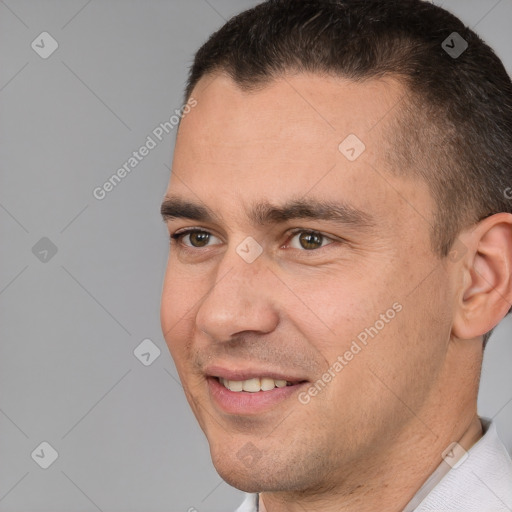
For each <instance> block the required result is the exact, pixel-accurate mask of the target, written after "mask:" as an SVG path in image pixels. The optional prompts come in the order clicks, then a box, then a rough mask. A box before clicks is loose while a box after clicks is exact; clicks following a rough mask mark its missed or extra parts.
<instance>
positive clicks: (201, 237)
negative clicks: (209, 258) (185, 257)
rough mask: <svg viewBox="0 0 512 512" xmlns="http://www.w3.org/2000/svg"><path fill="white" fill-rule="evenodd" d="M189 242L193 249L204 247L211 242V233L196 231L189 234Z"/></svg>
mask: <svg viewBox="0 0 512 512" xmlns="http://www.w3.org/2000/svg"><path fill="white" fill-rule="evenodd" d="M189 240H190V243H191V245H192V247H204V246H205V245H207V244H208V241H209V240H210V233H207V232H206V231H194V232H192V233H189Z"/></svg>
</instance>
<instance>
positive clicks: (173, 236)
mask: <svg viewBox="0 0 512 512" xmlns="http://www.w3.org/2000/svg"><path fill="white" fill-rule="evenodd" d="M192 233H208V234H209V235H211V234H212V233H210V232H209V231H208V230H206V229H200V228H187V229H184V230H183V231H176V232H174V233H172V234H171V235H170V237H171V241H172V240H174V241H176V242H178V243H179V242H181V240H182V239H183V237H185V236H186V235H190V234H192ZM300 233H309V234H312V235H318V236H320V237H321V238H322V242H323V241H324V240H327V241H329V242H331V243H332V242H336V241H337V240H334V239H333V238H331V237H329V236H327V235H324V234H323V233H322V232H320V231H316V230H314V229H304V228H297V229H294V230H292V231H290V237H289V239H292V238H294V237H295V235H297V234H300ZM214 236H215V235H214ZM331 243H328V244H326V245H322V246H321V247H318V248H317V249H310V250H307V249H302V250H301V249H296V250H299V251H301V252H309V253H311V252H315V251H318V250H319V249H323V248H325V247H326V246H328V245H331ZM184 247H185V249H186V250H192V251H196V250H198V249H207V248H208V247H209V246H206V247H191V246H188V245H185V246H184Z"/></svg>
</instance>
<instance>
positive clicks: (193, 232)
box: [171, 229, 218, 249]
mask: <svg viewBox="0 0 512 512" xmlns="http://www.w3.org/2000/svg"><path fill="white" fill-rule="evenodd" d="M171 238H172V239H173V240H176V241H177V242H181V243H182V244H183V245H185V246H187V247H195V248H196V249H200V248H202V247H207V246H208V245H211V244H210V243H209V242H211V241H212V240H215V239H217V237H216V236H214V235H212V234H211V233H209V232H208V231H203V230H201V229H187V230H185V231H181V232H179V233H174V234H172V235H171ZM217 240H218V239H217Z"/></svg>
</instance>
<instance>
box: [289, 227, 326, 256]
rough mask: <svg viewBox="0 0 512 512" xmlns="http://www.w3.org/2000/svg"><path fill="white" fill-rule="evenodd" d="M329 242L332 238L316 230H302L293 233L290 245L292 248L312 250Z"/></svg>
mask: <svg viewBox="0 0 512 512" xmlns="http://www.w3.org/2000/svg"><path fill="white" fill-rule="evenodd" d="M330 243H332V240H330V239H329V238H328V237H326V236H324V235H322V233H319V232H318V231H304V230H302V231H296V232H295V233H294V235H293V237H292V241H291V243H290V246H291V247H293V248H294V249H306V250H307V251H312V250H315V249H320V248H321V247H324V246H325V245H329V244H330Z"/></svg>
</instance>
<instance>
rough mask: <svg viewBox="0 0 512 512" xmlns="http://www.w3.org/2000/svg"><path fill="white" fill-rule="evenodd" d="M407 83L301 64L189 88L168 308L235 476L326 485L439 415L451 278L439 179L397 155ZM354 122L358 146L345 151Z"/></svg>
mask: <svg viewBox="0 0 512 512" xmlns="http://www.w3.org/2000/svg"><path fill="white" fill-rule="evenodd" d="M404 92H405V91H404V89H403V88H402V86H401V85H400V84H398V83H397V82H395V81H393V80H391V79H388V80H386V81H373V80H372V81H367V82H365V83H359V84H355V83H352V82H349V81H345V80H341V79H337V80H335V79H333V78H325V77H319V76H315V75H307V76H306V75H296V76H293V77H292V76H289V77H286V78H282V79H279V80H277V81H274V82H272V83H271V84H269V85H267V86H265V87H264V88H262V89H260V90H258V91H257V92H251V93H248V92H242V91H241V90H240V89H239V88H238V87H237V86H236V85H235V84H234V83H233V82H232V81H231V80H230V79H229V78H227V77H225V76H223V75H216V76H213V77H208V78H203V79H202V80H201V81H200V82H199V84H198V86H197V87H196V89H195V90H194V92H193V94H192V96H193V97H194V98H195V100H196V101H197V106H195V107H194V108H193V109H192V111H191V112H190V113H189V114H188V115H187V116H186V117H185V118H184V119H183V121H182V124H181V126H180V130H179V134H178V138H177V143H176V148H175V153H174V162H173V172H172V176H171V180H170V184H169V188H168V191H167V194H166V196H168V197H171V196H172V198H173V201H172V202H169V204H168V208H167V211H168V213H169V217H168V221H167V224H168V228H169V232H170V233H171V234H173V233H175V232H176V231H178V230H180V231H182V230H184V229H187V228H189V229H190V228H194V229H195V230H196V231H195V232H192V233H189V234H188V235H184V236H183V237H182V238H181V240H173V244H172V246H171V249H170V254H169V261H168V267H167V273H166V277H165V283H164V289H163V297H162V309H161V321H162V329H163V332H164V335H165V338H166V341H167V344H168V346H169V349H170V351H171V354H172V357H173V358H174V361H175V364H176V367H177V370H178V373H179V376H180V378H181V381H182V383H183V387H184V389H185V392H186V395H187V398H188V401H189V403H190V405H191V407H192V409H193V411H194V414H195V415H196V417H197V420H198V421H199V423H200V425H201V428H202V429H203V430H204V432H205V434H206V436H207V438H208V441H209V444H210V449H211V455H212V460H213V463H214V465H215V467H216V469H217V470H218V472H219V473H220V475H221V476H222V477H223V478H224V479H225V480H226V481H227V482H229V483H230V484H232V485H234V486H235V487H238V488H241V489H243V490H246V491H263V490H265V491H272V490H298V489H301V490H305V489H308V488H322V486H324V487H327V486H328V485H329V482H340V481H343V480H344V478H345V477H346V476H347V475H348V474H350V472H351V471H356V470H357V468H358V467H359V466H361V467H364V465H367V464H368V461H369V460H370V459H371V460H377V459H378V458H379V457H383V458H385V456H386V450H388V449H390V446H394V445H395V444H396V443H398V442H400V439H401V437H400V436H402V435H403V433H404V432H405V431H406V430H407V428H408V426H409V425H410V424H411V422H416V424H419V420H418V418H422V421H423V422H425V421H426V422H427V423H428V418H426V417H425V415H426V414H428V412H429V410H431V409H429V408H430V407H431V406H432V403H433V402H434V401H435V400H434V398H433V394H435V393H436V392H437V391H438V390H437V389H436V382H438V379H439V375H440V374H441V373H442V368H443V362H444V358H445V353H446V350H447V345H448V339H449V334H450V326H451V320H452V316H451V313H450V312H451V311H453V304H452V302H453V289H454V286H453V283H452V281H453V279H452V278H451V276H450V274H449V273H448V271H447V268H446V265H445V264H444V263H442V262H440V260H438V259H437V258H436V257H435V255H434V254H433V253H432V251H431V247H430V239H429V232H430V224H431V223H432V219H433V214H434V204H433V201H432V199H431V195H430V193H429V191H428V188H427V186H426V185H425V184H424V183H423V182H420V181H418V180H417V179H413V178H398V177H397V176H396V175H394V174H393V173H391V172H390V168H389V164H388V163H387V161H388V159H387V158H386V157H385V153H386V151H393V149H394V148H393V147H392V146H390V145H389V143H387V142H386V139H385V137H384V135H383V129H384V128H385V127H386V126H390V123H391V122H392V119H393V116H395V115H397V111H398V110H399V104H400V101H401V98H402V97H403V94H404ZM350 134H355V135H356V136H357V137H358V138H359V139H360V140H361V141H362V142H363V143H364V145H365V147H366V149H365V150H364V151H362V149H363V147H362V146H361V145H360V144H359V143H358V142H357V140H356V139H354V138H353V137H351V138H349V139H348V141H347V142H345V143H343V144H341V149H340V147H339V146H340V143H342V142H343V141H344V140H345V139H346V138H347V137H348V136H349V135H350ZM361 151H362V152H361ZM405 174H406V173H405ZM177 198H179V199H180V200H181V201H183V202H187V203H193V204H194V205H197V206H198V207H200V208H206V209H208V210H209V211H210V214H211V215H210V217H205V216H204V213H205V212H204V211H200V210H199V209H197V208H196V209H191V208H187V209H183V208H181V207H182V206H183V204H181V205H179V204H178V202H177V201H176V200H175V199H177ZM171 203H172V204H171ZM322 203H323V204H325V203H329V205H330V207H329V208H327V209H324V210H323V211H322V209H319V208H318V205H321V204H322ZM306 205H307V206H309V208H305V206H306ZM333 205H338V206H337V209H335V208H334V206H333ZM299 206H301V207H299ZM283 209H284V211H281V210H283ZM335 212H336V213H337V214H338V215H337V218H335V216H334V213H335ZM256 214H259V216H257V215H256ZM248 237H250V238H248ZM336 363H337V364H336ZM218 377H222V378H223V379H226V380H230V381H233V382H231V383H230V384H228V387H230V388H231V389H232V390H229V389H227V388H226V387H225V385H224V383H223V382H220V381H219V379H218ZM263 378H264V380H263V382H261V380H254V379H263ZM271 378H273V379H274V380H271ZM243 380H244V381H248V382H245V383H244V384H242V383H241V382H240V381H243ZM276 380H277V382H276ZM280 380H285V381H286V380H288V381H289V382H291V383H292V385H287V386H285V387H280V386H282V385H283V383H282V382H279V381H280ZM258 384H259V385H263V387H264V388H265V390H262V391H257V392H255V391H254V390H256V389H259V387H257V386H258ZM276 384H277V387H274V386H276ZM252 386H255V387H252ZM243 387H245V388H246V389H248V391H236V390H238V389H240V388H243ZM267 387H268V388H272V389H267ZM425 428H426V427H425ZM428 435H430V434H429V432H428V431H426V432H425V436H428Z"/></svg>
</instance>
